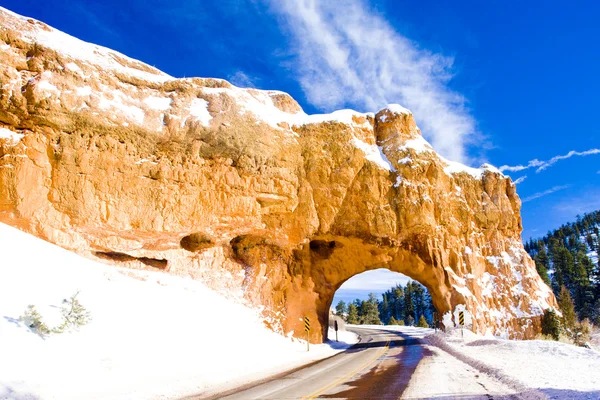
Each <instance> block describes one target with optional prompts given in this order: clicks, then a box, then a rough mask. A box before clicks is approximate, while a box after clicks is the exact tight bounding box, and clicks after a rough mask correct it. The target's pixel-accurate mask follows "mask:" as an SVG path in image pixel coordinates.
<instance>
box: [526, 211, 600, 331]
mask: <svg viewBox="0 0 600 400" xmlns="http://www.w3.org/2000/svg"><path fill="white" fill-rule="evenodd" d="M599 238H600V210H598V211H594V212H591V213H588V214H584V215H583V216H582V217H581V216H577V220H576V221H575V222H570V223H567V224H564V225H562V226H561V227H560V228H558V229H555V230H553V231H550V232H548V234H547V235H546V236H544V237H542V238H539V239H529V241H527V242H525V250H527V252H528V253H529V254H530V255H531V257H533V259H534V260H535V264H536V268H537V270H538V273H539V274H540V276H541V277H542V279H544V281H546V283H548V285H550V286H551V287H552V290H553V291H554V293H555V294H556V295H557V296H558V294H559V292H560V288H561V287H562V286H563V285H564V286H566V287H567V289H569V291H570V292H571V296H572V297H573V300H574V301H575V310H576V311H577V314H578V315H579V318H580V319H584V318H590V319H592V320H593V321H594V322H595V323H596V324H599V323H600V264H599V262H598V254H600V240H599Z"/></svg>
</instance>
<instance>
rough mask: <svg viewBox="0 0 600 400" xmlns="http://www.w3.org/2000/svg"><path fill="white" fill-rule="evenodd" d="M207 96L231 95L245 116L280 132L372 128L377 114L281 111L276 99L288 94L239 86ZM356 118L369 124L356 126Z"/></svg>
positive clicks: (348, 111)
mask: <svg viewBox="0 0 600 400" xmlns="http://www.w3.org/2000/svg"><path fill="white" fill-rule="evenodd" d="M202 91H203V92H204V93H206V94H209V95H210V94H213V95H216V94H227V95H229V96H231V97H233V98H234V99H235V100H236V103H237V104H238V106H240V107H241V108H242V110H243V111H244V112H249V113H251V114H253V115H254V116H255V117H256V118H257V119H259V120H261V121H263V122H265V123H267V124H268V125H270V126H272V127H273V128H276V129H282V128H281V126H280V124H281V123H287V124H288V125H290V126H293V125H296V126H301V125H307V124H317V123H323V122H340V123H344V124H347V125H351V126H354V127H361V128H371V124H370V123H369V122H368V120H367V118H368V117H373V113H360V112H357V111H354V110H338V111H334V112H332V113H330V114H313V115H308V114H306V113H305V112H304V111H302V110H300V111H298V112H296V113H289V112H285V111H282V110H281V109H279V108H278V107H277V106H276V105H275V103H274V102H273V98H272V95H276V94H278V95H281V94H285V95H287V93H284V92H279V91H273V90H268V91H267V90H257V89H242V88H238V87H236V86H233V85H232V86H231V87H227V88H208V87H204V88H202ZM354 117H357V118H364V119H365V122H363V123H356V122H355V121H354Z"/></svg>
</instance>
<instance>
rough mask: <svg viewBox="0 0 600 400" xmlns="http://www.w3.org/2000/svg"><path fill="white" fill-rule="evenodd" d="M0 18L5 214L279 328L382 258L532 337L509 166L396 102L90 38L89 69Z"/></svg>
mask: <svg viewBox="0 0 600 400" xmlns="http://www.w3.org/2000/svg"><path fill="white" fill-rule="evenodd" d="M0 22H2V25H3V26H4V27H5V28H6V30H7V32H9V33H7V35H8V36H7V37H9V36H10V37H12V38H13V39H14V40H12V39H11V40H9V41H8V42H7V43H6V45H8V46H10V51H8V50H7V51H3V52H1V53H0V62H1V63H2V65H3V66H5V68H4V70H3V71H2V74H4V75H3V76H4V77H5V78H6V79H5V81H6V82H9V84H7V85H4V86H3V87H1V88H0V103H1V107H0V128H1V129H2V132H3V133H2V134H1V135H0V182H2V184H1V185H0V221H1V222H4V223H8V224H11V225H14V226H18V227H20V228H22V229H24V230H27V231H29V232H31V233H33V234H36V235H38V236H40V237H42V238H44V239H46V240H48V241H51V242H53V243H56V244H58V245H61V246H63V247H65V248H68V249H72V250H75V251H77V252H79V253H82V254H85V255H87V256H90V257H97V256H103V257H102V259H104V260H107V261H111V260H112V261H113V262H119V263H121V264H122V265H124V264H127V265H130V266H131V267H134V268H154V266H155V265H158V266H159V267H160V268H164V270H166V271H168V272H170V273H172V274H179V275H185V276H191V277H193V278H196V279H202V280H204V281H205V282H206V283H207V284H208V285H210V286H212V287H213V288H215V289H217V290H221V291H224V292H226V293H228V294H230V295H239V296H242V297H245V299H246V301H248V302H249V303H250V304H251V305H254V306H257V307H260V308H261V309H262V311H263V314H264V316H265V321H266V322H267V323H268V324H269V325H270V326H271V327H272V328H273V329H276V330H281V331H282V332H283V333H286V334H289V333H292V332H293V333H294V334H295V335H298V336H299V337H302V336H303V326H302V324H301V323H300V321H299V319H300V318H301V317H302V316H305V315H306V316H309V317H312V319H313V321H314V323H315V325H314V328H315V329H314V330H313V331H312V334H311V341H313V342H319V341H321V340H322V339H323V332H324V327H323V326H324V325H325V322H326V321H325V316H324V315H325V314H324V313H325V310H327V309H328V307H329V303H330V302H331V298H332V296H333V293H334V292H335V290H336V289H337V287H339V285H341V284H342V283H343V282H344V281H345V280H346V279H348V278H350V277H351V276H353V275H355V274H357V273H360V272H362V271H366V270H368V269H374V268H380V267H385V268H388V269H390V270H392V271H398V272H401V273H403V274H405V275H407V276H409V277H412V278H414V279H416V280H418V281H420V282H422V283H423V284H425V285H426V286H427V287H428V288H429V289H430V291H431V293H432V295H433V298H434V303H435V305H436V307H437V308H438V310H439V311H440V312H446V311H450V310H453V309H454V308H455V307H457V306H459V305H465V306H466V307H467V308H468V309H469V310H470V311H471V312H472V314H473V318H474V321H475V322H474V329H475V330H476V331H477V332H480V333H483V332H486V331H488V332H492V333H495V334H504V335H506V336H509V337H518V338H525V337H531V336H532V335H533V334H534V333H535V332H536V329H537V327H538V326H537V325H536V323H537V322H536V321H537V318H538V317H539V315H540V314H541V313H542V312H543V309H545V308H548V307H550V306H556V300H555V299H554V296H553V295H552V292H551V291H550V290H549V288H548V287H547V286H546V285H545V284H544V283H543V282H542V280H541V279H540V278H539V276H538V274H537V272H536V269H535V265H534V263H533V261H532V260H531V259H530V257H529V256H528V255H527V253H526V252H525V251H524V249H523V246H522V243H521V239H520V234H521V230H522V227H521V218H520V205H521V202H520V200H519V197H518V195H517V193H516V187H515V185H514V184H513V183H512V181H511V180H510V178H508V177H506V176H504V175H503V174H502V173H500V172H499V171H498V170H496V169H495V168H493V167H492V166H489V165H483V166H482V167H481V168H479V169H474V168H469V167H466V166H464V165H461V164H458V163H455V162H451V161H448V160H446V159H444V158H443V157H440V156H439V155H438V154H437V153H436V152H435V151H434V150H433V148H432V147H431V146H430V145H429V144H428V143H427V142H426V141H425V139H423V138H422V136H421V132H420V130H419V129H418V127H417V126H416V124H415V122H414V119H413V116H412V114H411V113H410V112H409V111H408V110H406V109H404V108H402V107H400V106H397V105H392V106H388V107H387V108H385V109H383V110H381V111H379V112H378V113H377V114H373V113H358V112H353V111H349V110H343V111H339V112H335V113H332V114H328V115H316V116H308V115H306V114H305V113H304V112H303V111H302V109H301V108H300V106H299V105H298V104H297V103H296V101H295V100H294V99H292V98H291V97H290V96H289V95H287V94H284V93H281V92H275V91H259V90H254V89H241V88H237V87H235V86H233V85H231V84H229V83H228V82H226V81H223V80H218V79H200V78H195V79H183V80H177V79H172V78H171V77H168V76H166V75H164V74H162V73H161V72H160V71H157V70H155V69H153V68H152V67H149V66H146V65H144V64H142V63H139V62H137V61H136V62H134V60H130V59H127V58H126V57H124V56H122V55H118V57H115V56H114V54H116V53H111V52H110V51H108V50H106V49H100V48H95V47H91V48H90V51H89V53H90V54H92V53H94V54H97V56H98V60H99V61H98V65H96V64H94V62H92V61H90V60H79V59H76V58H73V57H72V56H71V55H69V54H63V53H61V51H60V49H56V50H52V49H49V48H46V47H44V46H42V45H39V43H41V42H42V41H39V40H36V37H37V36H36V35H38V34H39V32H41V31H40V30H39V29H41V28H39V29H38V27H36V26H35V25H32V24H28V23H26V22H24V21H23V20H21V19H19V18H17V17H15V16H13V15H10V14H8V13H4V12H1V10H0ZM5 36H6V35H5ZM18 38H22V40H21V39H19V40H17V39H18ZM36 42H37V43H38V45H36V49H35V50H36V51H35V56H34V57H29V56H28V52H29V51H30V50H31V49H32V48H33V46H34V43H36ZM81 45H82V46H92V45H88V44H83V43H82V44H81ZM104 59H108V60H110V63H109V64H110V65H113V64H111V63H113V62H115V61H114V60H115V59H118V60H120V61H119V62H123V63H125V64H126V65H125V64H124V68H125V69H124V71H134V72H135V71H137V72H136V74H135V75H136V76H139V77H135V78H134V77H133V76H127V74H125V73H124V72H123V71H121V72H119V71H120V70H113V69H106V68H105V65H106V63H105V62H101V61H102V60H104ZM64 65H71V66H72V65H75V66H76V67H77V68H65V67H64ZM25 66H26V67H25ZM34 75H35V76H39V77H43V79H41V78H40V79H30V77H31V76H34ZM84 77H85V78H84ZM144 77H146V78H148V79H145V78H144ZM20 82H28V83H27V86H26V88H25V89H26V90H25V89H23V90H22V88H21V86H20V85H21V83H20ZM41 82H43V83H44V85H42V84H41ZM13 83H14V85H13ZM11 85H13V86H11ZM48 87H55V88H56V90H52V91H48V90H47V88H48ZM82 87H88V88H91V87H94V88H95V89H94V90H95V92H94V93H92V94H89V93H80V91H78V90H76V89H77V88H82ZM90 90H91V89H90ZM115 96H116V97H115ZM101 98H107V99H113V98H115V99H117V98H118V99H119V102H121V101H124V102H126V103H127V107H126V108H124V107H112V106H110V104H113V103H117V102H116V101H111V102H105V103H107V104H108V103H110V104H109V105H106V104H105V105H104V108H103V107H100V103H101V102H100V100H99V99H101ZM157 99H159V100H160V104H164V107H163V106H162V105H161V109H160V110H159V109H156V108H152V106H151V105H152V104H156V100H157ZM145 100H151V101H149V102H148V101H145ZM111 107H112V108H111ZM202 107H205V109H204V108H202ZM163 108H164V109H163ZM192 109H194V110H195V111H194V112H192V111H190V110H192ZM74 110H77V111H74ZM127 110H135V111H136V112H134V113H132V112H126V111H127ZM106 177H109V179H107V178H106ZM143 261H146V263H144V262H143Z"/></svg>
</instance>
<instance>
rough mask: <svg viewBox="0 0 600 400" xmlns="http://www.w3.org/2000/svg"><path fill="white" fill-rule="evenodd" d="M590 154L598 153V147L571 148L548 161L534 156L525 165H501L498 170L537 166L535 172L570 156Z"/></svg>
mask: <svg viewBox="0 0 600 400" xmlns="http://www.w3.org/2000/svg"><path fill="white" fill-rule="evenodd" d="M592 154H600V149H589V150H586V151H575V150H571V151H570V152H568V153H567V154H565V155H562V156H554V157H552V158H551V159H549V160H548V161H540V160H538V159H537V158H535V159H533V160H531V161H529V162H528V163H527V165H503V166H501V167H500V168H499V169H500V171H511V172H518V171H523V170H525V169H529V168H537V169H536V170H535V172H541V171H543V170H545V169H546V168H548V167H551V166H552V165H554V164H556V163H557V162H559V161H561V160H566V159H567V158H571V157H573V156H578V157H582V156H590V155H592ZM598 173H600V171H598Z"/></svg>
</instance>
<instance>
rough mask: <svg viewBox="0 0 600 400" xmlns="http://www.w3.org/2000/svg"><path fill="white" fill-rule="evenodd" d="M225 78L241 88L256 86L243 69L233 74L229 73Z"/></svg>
mask: <svg viewBox="0 0 600 400" xmlns="http://www.w3.org/2000/svg"><path fill="white" fill-rule="evenodd" d="M227 80H228V81H229V82H231V83H233V84H234V85H235V86H238V87H241V88H255V87H256V86H255V85H254V83H253V80H252V79H251V78H250V77H249V76H248V75H246V73H244V72H243V71H237V72H236V73H235V74H233V75H229V76H228V77H227Z"/></svg>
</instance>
